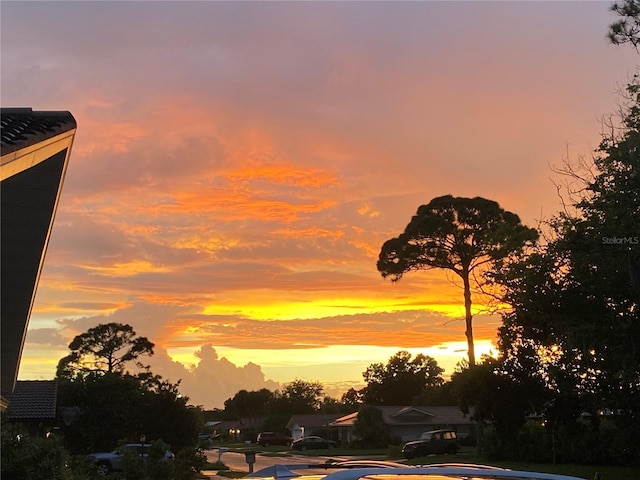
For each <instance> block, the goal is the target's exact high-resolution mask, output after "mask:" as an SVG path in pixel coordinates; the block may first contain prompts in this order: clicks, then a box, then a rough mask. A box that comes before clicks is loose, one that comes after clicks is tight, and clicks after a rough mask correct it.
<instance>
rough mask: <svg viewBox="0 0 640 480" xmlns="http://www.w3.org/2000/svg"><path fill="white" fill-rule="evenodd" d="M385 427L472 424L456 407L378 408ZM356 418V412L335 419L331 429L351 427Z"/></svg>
mask: <svg viewBox="0 0 640 480" xmlns="http://www.w3.org/2000/svg"><path fill="white" fill-rule="evenodd" d="M376 408H378V409H380V410H381V411H382V417H383V419H384V422H385V423H386V424H387V425H431V424H434V423H437V424H447V425H465V424H471V423H473V422H472V420H471V418H470V416H469V415H465V414H464V413H463V412H462V411H461V410H460V408H458V407H457V406H433V407H432V406H417V407H414V406H378V407H376ZM357 418H358V412H354V413H350V414H349V415H344V416H342V417H340V418H337V419H336V420H335V421H333V422H332V423H331V426H332V427H349V426H352V425H353V424H354V423H355V421H356V419H357Z"/></svg>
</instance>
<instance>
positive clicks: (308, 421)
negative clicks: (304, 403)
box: [287, 413, 342, 440]
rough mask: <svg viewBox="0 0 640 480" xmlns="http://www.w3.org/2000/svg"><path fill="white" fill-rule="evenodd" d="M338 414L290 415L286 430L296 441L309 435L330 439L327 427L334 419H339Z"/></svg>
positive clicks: (329, 431)
mask: <svg viewBox="0 0 640 480" xmlns="http://www.w3.org/2000/svg"><path fill="white" fill-rule="evenodd" d="M341 416H342V414H340V413H310V414H304V415H292V416H291V419H290V420H289V422H288V423H287V429H288V430H289V431H290V432H291V437H292V438H293V439H294V440H298V439H299V438H302V437H308V436H309V435H318V436H320V437H324V438H331V435H330V434H331V430H330V429H329V426H330V424H331V423H332V422H334V421H335V420H336V419H338V418H339V417H341Z"/></svg>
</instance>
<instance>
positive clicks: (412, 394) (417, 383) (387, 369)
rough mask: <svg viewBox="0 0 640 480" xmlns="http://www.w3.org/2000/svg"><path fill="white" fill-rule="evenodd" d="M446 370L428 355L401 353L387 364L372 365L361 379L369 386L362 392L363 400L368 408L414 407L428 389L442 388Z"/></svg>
mask: <svg viewBox="0 0 640 480" xmlns="http://www.w3.org/2000/svg"><path fill="white" fill-rule="evenodd" d="M443 372H444V370H443V369H442V368H440V367H439V366H438V362H436V361H435V360H434V359H433V358H431V357H429V356H428V355H423V354H418V355H416V356H415V358H413V359H412V358H411V353H409V352H407V351H406V350H401V351H399V352H397V353H396V354H395V355H393V356H392V357H391V358H389V361H388V362H387V364H386V365H383V364H382V363H373V364H371V365H369V366H368V367H367V369H366V370H365V371H364V373H363V374H362V376H363V377H364V381H365V382H366V383H367V385H366V387H364V389H363V390H362V392H363V393H362V395H363V401H364V403H365V404H369V405H411V404H412V403H413V401H414V399H415V398H416V397H418V396H420V395H421V394H423V393H424V392H425V391H426V390H427V389H429V388H432V387H440V386H442V385H443V383H444V380H443V378H442V373H443Z"/></svg>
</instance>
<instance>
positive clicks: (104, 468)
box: [87, 443, 175, 476]
mask: <svg viewBox="0 0 640 480" xmlns="http://www.w3.org/2000/svg"><path fill="white" fill-rule="evenodd" d="M150 447H151V444H150V443H127V444H126V445H123V446H121V447H118V448H116V449H115V450H113V451H111V452H98V453H91V454H89V455H87V459H88V460H89V461H91V462H93V463H95V464H96V465H97V467H98V475H100V476H106V475H108V474H109V473H110V472H112V471H122V470H124V457H125V454H126V453H127V452H134V453H137V454H138V455H140V456H141V457H142V459H143V460H145V459H146V458H147V457H148V456H149V448H150ZM174 457H175V455H174V454H173V452H172V451H171V450H167V451H166V452H165V453H164V457H163V460H164V461H170V460H173V459H174Z"/></svg>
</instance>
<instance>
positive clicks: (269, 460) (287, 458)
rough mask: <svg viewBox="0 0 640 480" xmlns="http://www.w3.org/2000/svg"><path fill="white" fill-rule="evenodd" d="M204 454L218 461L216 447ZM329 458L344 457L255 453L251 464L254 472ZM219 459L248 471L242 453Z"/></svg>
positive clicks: (225, 454)
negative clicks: (276, 466) (254, 459)
mask: <svg viewBox="0 0 640 480" xmlns="http://www.w3.org/2000/svg"><path fill="white" fill-rule="evenodd" d="M247 449H249V448H247ZM206 454H207V459H208V460H209V461H210V462H217V461H218V455H219V452H218V449H217V448H214V449H211V450H206ZM329 459H335V460H345V459H346V458H345V457H340V456H335V457H334V456H332V457H315V456H314V457H308V456H305V455H296V454H289V453H287V454H286V455H281V456H273V454H269V455H268V456H267V455H262V454H260V453H258V454H257V455H256V462H255V463H254V465H253V471H254V472H255V471H258V470H260V469H262V468H266V467H271V466H273V465H278V464H279V465H291V464H295V465H300V464H310V463H311V464H317V463H324V462H325V461H327V460H329ZM220 460H221V461H222V462H223V463H224V464H225V465H227V466H228V467H229V468H230V469H231V470H234V471H238V472H247V473H248V472H249V465H248V464H247V462H246V457H245V455H244V453H234V452H224V453H222V454H221V455H220ZM323 471H324V470H323ZM203 473H204V474H205V475H209V476H210V478H216V476H215V474H216V473H217V472H215V471H206V472H203ZM309 473H311V472H309Z"/></svg>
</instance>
